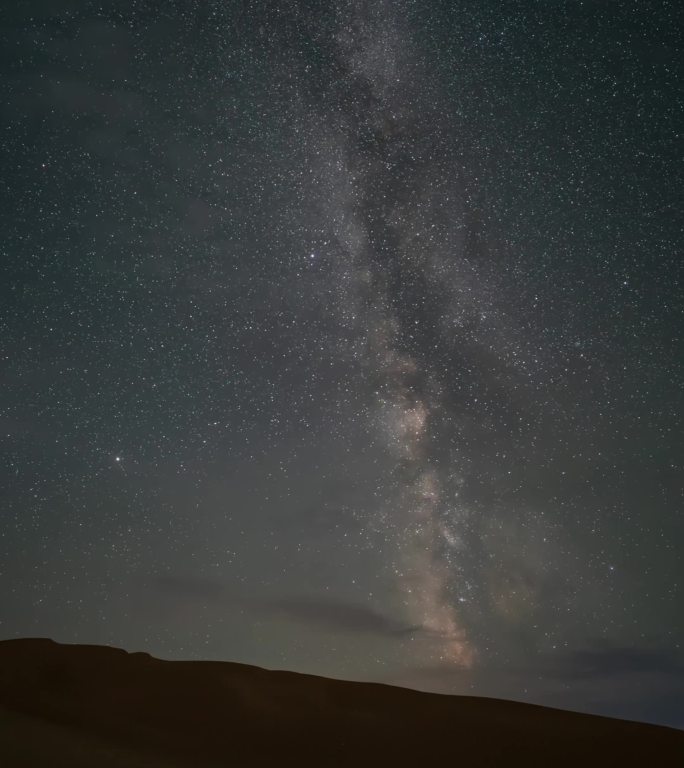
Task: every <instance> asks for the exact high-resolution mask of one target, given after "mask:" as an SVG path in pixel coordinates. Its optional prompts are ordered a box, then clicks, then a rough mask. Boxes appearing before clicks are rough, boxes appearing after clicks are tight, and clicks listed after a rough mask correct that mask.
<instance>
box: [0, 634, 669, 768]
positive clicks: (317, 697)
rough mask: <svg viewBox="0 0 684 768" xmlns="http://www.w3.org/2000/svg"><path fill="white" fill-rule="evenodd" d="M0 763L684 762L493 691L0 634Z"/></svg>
mask: <svg viewBox="0 0 684 768" xmlns="http://www.w3.org/2000/svg"><path fill="white" fill-rule="evenodd" d="M438 761H439V762H438ZM0 764H1V765H2V766H3V768H15V766H22V767H24V766H26V767H27V768H28V767H29V766H43V765H44V766H51V768H61V767H62V766H63V767H64V768H66V766H69V768H81V767H83V768H85V767H86V766H88V768H91V766H97V767H98V768H100V767H101V768H123V767H124V766H125V767H126V768H129V767H131V766H134V767H138V768H190V767H191V766H192V767H193V768H203V767H204V766H207V767H208V766H239V767H241V766H281V765H287V766H289V765H292V766H346V765H349V766H383V767H384V766H390V767H391V766H409V765H411V766H417V767H418V766H431V765H453V766H469V767H470V766H499V765H525V766H545V767H546V766H571V765H572V766H578V765H579V766H592V765H600V766H638V765H658V766H668V765H673V766H674V765H684V732H681V731H677V730H673V729H669V728H663V727H658V726H654V725H645V724H642V723H633V722H627V721H623V720H614V719H610V718H604V717H596V716H593V715H582V714H577V713H573V712H563V711H560V710H554V709H547V708H544V707H537V706H533V705H529V704H521V703H516V702H510V701H499V700H496V699H483V698H474V697H467V696H442V695H438V694H429V693H420V692H418V691H411V690H407V689H404V688H395V687H392V686H386V685H379V684H371V683H352V682H344V681H340V680H330V679H327V678H322V677H314V676H310V675H302V674H296V673H293V672H273V671H267V670H264V669H260V668H258V667H250V666H246V665H242V664H232V663H227V662H208V661H202V662H188V661H162V660H160V659H155V658H153V657H151V656H149V655H148V654H146V653H127V652H126V651H123V650H120V649H118V648H109V647H104V646H93V645H61V644H59V643H55V642H53V641H51V640H46V639H24V640H5V641H2V642H0Z"/></svg>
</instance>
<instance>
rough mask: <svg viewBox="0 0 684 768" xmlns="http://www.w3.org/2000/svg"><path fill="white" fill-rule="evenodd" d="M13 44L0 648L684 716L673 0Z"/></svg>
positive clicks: (63, 22) (201, 20) (118, 6)
mask: <svg viewBox="0 0 684 768" xmlns="http://www.w3.org/2000/svg"><path fill="white" fill-rule="evenodd" d="M7 17H8V22H7V23H6V24H4V25H3V30H4V31H3V32H2V37H3V39H2V47H1V49H2V51H3V53H2V72H3V77H2V96H3V98H2V105H3V107H2V117H3V130H2V133H1V134H0V153H1V155H2V165H3V169H4V170H3V174H2V176H3V184H2V193H1V194H2V196H3V200H2V206H1V214H0V215H2V223H3V234H4V237H3V241H2V262H1V263H2V273H3V274H2V281H0V291H2V305H1V306H2V314H1V316H0V322H1V328H2V336H1V339H2V342H1V350H2V362H3V366H2V369H3V374H4V381H3V384H4V386H3V390H2V395H1V396H0V408H1V410H0V435H1V436H2V443H3V456H4V457H5V463H4V471H3V484H2V527H1V529H0V532H1V534H2V536H1V538H0V552H1V556H0V568H1V575H2V584H3V587H2V593H3V597H2V604H3V610H2V611H1V612H0V634H1V635H2V636H4V637H12V636H23V635H47V636H51V637H54V638H55V639H57V640H62V641H67V642H88V643H109V644H114V645H118V646H122V647H125V648H129V649H140V650H143V649H144V650H147V651H149V652H150V653H153V654H157V655H160V656H162V657H167V658H215V659H224V660H233V661H243V662H248V663H252V664H257V665H262V666H267V667H279V668H288V669H294V670H298V671H305V672H312V673H316V674H323V675H328V676H337V677H347V678H353V679H370V680H378V681H384V682H392V683H396V684H402V685H409V686H412V687H418V688H424V689H428V690H436V691H440V692H447V693H468V694H475V695H487V696H500V697H508V698H517V699H525V700H530V701H535V702H538V703H545V704H552V705H555V706H560V707H569V708H576V709H581V710H586V711H594V712H601V713H606V714H612V715H617V716H626V717H633V718H636V719H645V720H652V721H655V722H667V723H671V724H675V725H679V726H684V722H683V721H682V720H681V710H680V707H678V706H677V705H676V702H677V701H679V702H680V703H681V697H682V694H683V693H684V657H683V656H682V641H683V637H684V626H683V622H682V618H681V617H682V616H683V615H684V612H682V611H681V608H680V606H681V603H682V578H683V577H684V568H683V567H682V559H681V556H682V545H683V543H684V528H683V527H682V519H683V518H682V514H681V512H682V500H683V497H684V486H683V483H682V478H683V477H684V475H683V473H682V470H683V466H682V462H683V457H684V450H683V449H684V445H683V441H682V435H683V434H684V430H683V429H682V426H683V425H682V418H681V414H682V405H683V403H682V400H683V397H682V391H683V389H682V381H683V377H682V373H683V372H682V361H683V360H684V356H683V355H682V343H681V342H682V309H683V302H682V297H683V296H684V291H683V290H682V284H681V279H682V268H681V253H680V251H681V223H682V222H681V215H680V214H679V208H680V207H681V206H680V205H679V197H680V194H679V189H680V188H681V182H682V171H681V162H680V157H679V154H680V153H679V152H678V149H679V142H680V140H681V120H682V98H681V89H680V88H679V87H678V85H679V66H680V65H679V60H680V55H679V54H680V53H681V51H680V49H681V40H680V36H679V34H678V21H677V18H676V17H677V8H676V5H675V4H674V3H669V2H654V3H631V2H626V3H620V4H604V3H594V2H584V3H583V2H570V1H564V0H563V1H559V2H554V3H545V4H542V3H535V2H516V3H505V4H500V3H489V2H478V3H472V2H441V1H440V0H435V1H433V2H429V3H427V2H418V1H415V2H410V1H408V0H406V1H404V0H401V1H399V2H383V1H382V0H377V2H357V1H356V0H340V2H336V3H319V2H309V1H308V0H300V1H299V2H294V3H287V4H280V3H267V2H260V1H259V0H255V1H254V2H248V1H247V0H232V1H228V2H206V3H201V4H197V6H196V7H195V5H193V4H188V3H183V2H166V3H156V2H135V1H133V0H131V1H130V2H127V1H124V2H117V3H100V4H93V3H90V2H83V3H71V2H66V1H64V2H60V3H42V2H26V3H23V4H19V5H18V7H17V8H15V9H14V10H13V11H11V12H9V11H8V12H7ZM680 20H681V19H680Z"/></svg>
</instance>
